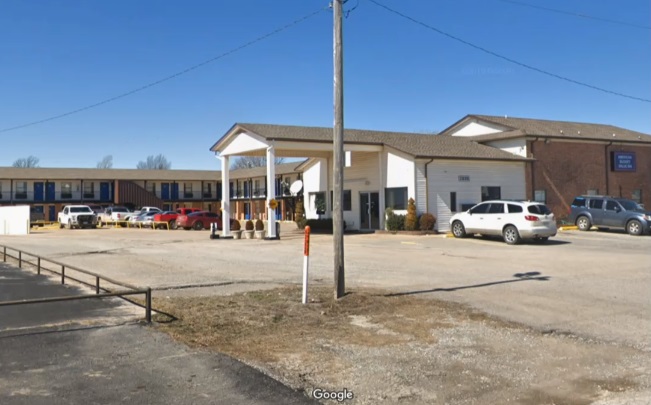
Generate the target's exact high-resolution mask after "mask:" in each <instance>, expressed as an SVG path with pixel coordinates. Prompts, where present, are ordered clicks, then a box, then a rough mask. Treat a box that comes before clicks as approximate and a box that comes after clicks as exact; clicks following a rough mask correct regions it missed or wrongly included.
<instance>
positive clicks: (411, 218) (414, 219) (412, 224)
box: [405, 198, 418, 231]
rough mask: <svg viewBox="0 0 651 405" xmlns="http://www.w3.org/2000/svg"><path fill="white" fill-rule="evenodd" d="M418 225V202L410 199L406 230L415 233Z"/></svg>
mask: <svg viewBox="0 0 651 405" xmlns="http://www.w3.org/2000/svg"><path fill="white" fill-rule="evenodd" d="M417 225H418V215H417V214H416V201H414V199H413V198H410V199H409V201H408V202H407V216H406V217H405V230H407V231H415V230H416V227H417Z"/></svg>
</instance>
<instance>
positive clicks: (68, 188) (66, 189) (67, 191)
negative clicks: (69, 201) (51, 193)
mask: <svg viewBox="0 0 651 405" xmlns="http://www.w3.org/2000/svg"><path fill="white" fill-rule="evenodd" d="M61 198H72V183H61Z"/></svg>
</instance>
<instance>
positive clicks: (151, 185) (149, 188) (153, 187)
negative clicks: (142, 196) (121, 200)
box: [145, 182, 156, 194]
mask: <svg viewBox="0 0 651 405" xmlns="http://www.w3.org/2000/svg"><path fill="white" fill-rule="evenodd" d="M145 189H146V190H147V191H149V192H150V193H152V194H156V183H154V182H148V183H147V187H145Z"/></svg>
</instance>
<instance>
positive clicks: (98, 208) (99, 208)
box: [88, 205, 104, 215]
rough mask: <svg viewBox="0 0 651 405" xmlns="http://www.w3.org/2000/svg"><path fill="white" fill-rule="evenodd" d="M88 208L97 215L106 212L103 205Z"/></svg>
mask: <svg viewBox="0 0 651 405" xmlns="http://www.w3.org/2000/svg"><path fill="white" fill-rule="evenodd" d="M88 206H89V207H90V209H91V210H93V212H94V213H95V215H99V214H101V213H102V212H104V207H102V206H101V205H88Z"/></svg>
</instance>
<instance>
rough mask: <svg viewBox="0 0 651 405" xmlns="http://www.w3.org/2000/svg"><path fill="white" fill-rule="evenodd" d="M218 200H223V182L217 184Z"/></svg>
mask: <svg viewBox="0 0 651 405" xmlns="http://www.w3.org/2000/svg"><path fill="white" fill-rule="evenodd" d="M217 199H218V200H221V199H222V182H221V181H218V182H217Z"/></svg>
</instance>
